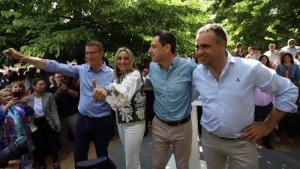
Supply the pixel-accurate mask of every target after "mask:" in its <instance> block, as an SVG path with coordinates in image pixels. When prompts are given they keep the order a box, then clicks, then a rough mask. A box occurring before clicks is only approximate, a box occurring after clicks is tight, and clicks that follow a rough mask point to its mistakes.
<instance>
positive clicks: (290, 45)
mask: <svg viewBox="0 0 300 169" xmlns="http://www.w3.org/2000/svg"><path fill="white" fill-rule="evenodd" d="M298 49H300V47H299V46H296V40H295V39H289V40H288V42H287V46H285V47H283V48H281V49H280V51H283V52H288V53H291V54H292V55H293V57H294V59H295V56H296V51H297V50H298Z"/></svg>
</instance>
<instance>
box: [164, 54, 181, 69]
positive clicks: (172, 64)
mask: <svg viewBox="0 0 300 169" xmlns="http://www.w3.org/2000/svg"><path fill="white" fill-rule="evenodd" d="M179 60H180V56H179V55H176V56H175V57H174V58H173V60H172V62H171V64H170V65H169V69H168V70H171V69H174V68H176V66H177V65H178V63H179ZM159 67H160V69H162V70H165V69H164V68H163V67H162V66H161V65H159Z"/></svg>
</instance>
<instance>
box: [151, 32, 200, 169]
mask: <svg viewBox="0 0 300 169" xmlns="http://www.w3.org/2000/svg"><path fill="white" fill-rule="evenodd" d="M175 50H176V38H175V36H174V35H173V34H172V33H170V32H160V33H157V34H155V35H154V36H153V38H152V42H151V46H150V48H149V51H148V52H149V54H150V56H151V57H152V61H153V62H152V63H151V64H150V71H149V74H148V76H147V80H146V83H147V85H149V86H151V87H152V88H153V91H154V95H155V100H154V112H155V117H154V119H153V122H152V138H153V146H152V148H153V168H154V169H164V168H165V166H166V164H167V155H168V151H169V149H170V145H172V148H173V152H174V156H175V160H176V167H177V169H188V168H189V158H190V154H191V142H192V125H191V120H190V112H191V82H192V72H193V70H194V69H195V67H196V63H194V62H192V61H189V60H186V59H182V58H180V57H179V56H176V54H175Z"/></svg>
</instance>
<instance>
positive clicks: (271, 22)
mask: <svg viewBox="0 0 300 169" xmlns="http://www.w3.org/2000/svg"><path fill="white" fill-rule="evenodd" d="M298 6H300V1H298V0H286V1H281V0H255V1H253V0H223V1H216V2H215V3H214V4H213V5H212V6H211V8H210V11H211V12H212V13H215V14H216V15H215V18H214V19H213V20H214V22H217V23H221V24H222V25H224V26H225V27H226V29H227V30H228V34H229V35H230V36H231V38H232V39H231V40H232V41H233V42H234V43H236V42H242V43H243V44H244V47H246V46H253V47H260V48H262V49H263V50H267V45H268V43H270V42H276V43H277V46H279V47H282V46H285V45H286V42H287V40H288V39H289V38H295V39H297V38H298V42H299V40H300V39H299V37H300V36H299V35H300V32H299V27H300V22H299V19H300V8H298ZM231 45H233V43H231Z"/></svg>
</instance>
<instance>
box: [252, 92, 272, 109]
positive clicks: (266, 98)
mask: <svg viewBox="0 0 300 169" xmlns="http://www.w3.org/2000/svg"><path fill="white" fill-rule="evenodd" d="M273 100H274V96H272V95H270V94H268V93H264V92H262V91H261V90H260V89H259V88H256V96H255V105H256V106H267V105H268V104H270V103H272V102H273Z"/></svg>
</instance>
